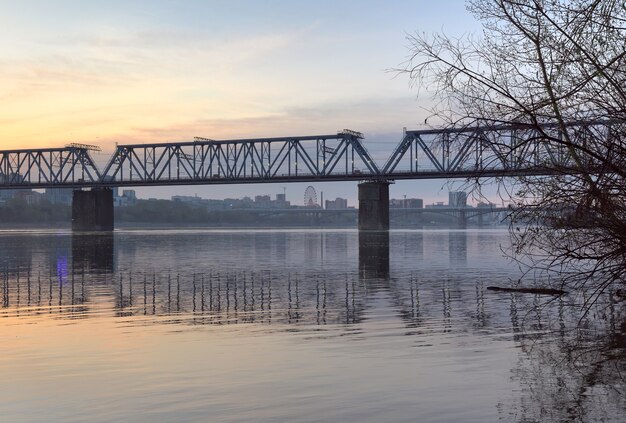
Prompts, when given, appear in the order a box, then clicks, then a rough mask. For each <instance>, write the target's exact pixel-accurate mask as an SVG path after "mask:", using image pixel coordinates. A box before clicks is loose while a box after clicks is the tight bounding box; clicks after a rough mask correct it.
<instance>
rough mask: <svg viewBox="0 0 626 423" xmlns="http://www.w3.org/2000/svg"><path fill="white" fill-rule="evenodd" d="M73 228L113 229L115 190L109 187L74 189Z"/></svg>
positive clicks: (83, 229)
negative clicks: (88, 189)
mask: <svg viewBox="0 0 626 423" xmlns="http://www.w3.org/2000/svg"><path fill="white" fill-rule="evenodd" d="M72 230H73V231H112V230H113V191H112V190H111V189H109V188H104V189H93V190H91V191H74V194H73V196H72Z"/></svg>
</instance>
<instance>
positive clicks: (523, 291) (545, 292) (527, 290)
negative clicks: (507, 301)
mask: <svg viewBox="0 0 626 423" xmlns="http://www.w3.org/2000/svg"><path fill="white" fill-rule="evenodd" d="M487 290H489V291H501V292H519V293H521V294H539V295H563V294H567V291H563V290H561V289H552V288H504V287H500V286H488V287H487Z"/></svg>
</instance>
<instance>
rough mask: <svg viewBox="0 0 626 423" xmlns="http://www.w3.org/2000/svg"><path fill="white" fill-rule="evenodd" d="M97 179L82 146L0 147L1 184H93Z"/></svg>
mask: <svg viewBox="0 0 626 423" xmlns="http://www.w3.org/2000/svg"><path fill="white" fill-rule="evenodd" d="M100 180H101V176H100V173H99V171H98V169H97V167H96V165H95V163H94V161H93V159H92V158H91V156H90V154H89V149H88V148H86V147H83V146H75V145H72V146H67V147H63V148H44V149H37V150H12V151H0V188H20V187H24V188H51V187H57V186H65V187H81V186H94V185H97V184H98V183H99V182H100Z"/></svg>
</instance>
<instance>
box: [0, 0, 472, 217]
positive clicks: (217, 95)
mask: <svg viewBox="0 0 626 423" xmlns="http://www.w3.org/2000/svg"><path fill="white" fill-rule="evenodd" d="M479 30H480V28H479V27H478V24H477V23H476V22H475V20H474V19H473V17H472V16H471V15H470V14H469V13H468V12H467V11H466V9H465V2H464V1H461V0H446V1H439V2H432V1H427V0H412V1H404V0H398V1H390V0H387V1H362V0H361V1H348V0H334V1H319V0H318V1H269V0H267V1H262V0H257V1H237V0H229V1H209V0H207V1H174V0H169V1H168V0H162V1H156V0H152V1H132V0H124V1H116V0H107V1H88V2H87V1H78V0H75V1H70V0H55V1H34V0H20V1H14V0H10V1H7V0H0V35H1V36H0V150H1V149H10V148H37V147H52V146H62V145H65V144H67V143H70V142H80V143H86V144H95V145H98V146H100V147H101V148H102V150H103V151H102V152H101V153H99V154H98V156H97V160H99V161H100V162H106V161H107V160H108V158H109V157H110V155H111V153H112V151H113V148H114V145H115V143H116V142H117V143H120V144H125V143H149V142H165V141H181V140H190V139H192V138H193V137H194V136H202V137H207V138H212V139H229V138H246V137H248V138H256V137H266V136H290V135H314V134H326V133H333V132H336V131H337V129H342V128H350V129H353V130H357V131H360V132H363V133H364V134H365V141H364V142H365V144H366V147H367V148H368V150H369V151H370V153H371V154H372V155H373V156H374V158H375V159H378V160H379V161H380V162H382V161H384V158H385V157H387V156H388V155H389V154H390V152H391V151H393V148H394V147H395V146H396V144H397V143H398V142H399V141H400V139H401V134H402V128H403V127H407V128H408V129H419V128H420V127H422V126H423V122H424V118H425V116H426V115H427V113H426V112H425V111H424V108H425V107H428V103H429V99H428V97H427V96H426V95H422V94H424V93H422V94H420V96H418V92H417V91H416V90H415V89H412V88H411V87H410V86H409V80H408V78H407V77H406V76H405V75H399V74H397V73H396V72H392V71H390V69H393V68H397V67H399V66H401V65H402V63H404V62H405V61H406V59H407V58H408V55H409V49H408V42H407V41H406V36H407V34H409V33H413V32H426V33H432V32H441V31H444V32H446V33H447V34H449V35H462V34H467V33H473V32H478V31H479ZM306 185H307V184H287V187H286V188H287V197H288V199H289V200H291V201H292V202H293V203H299V202H301V200H302V197H303V194H304V189H305V188H306ZM315 188H316V189H317V190H318V192H320V191H324V193H325V194H324V195H325V198H326V199H331V198H334V197H337V196H341V197H344V198H348V199H349V201H350V203H351V204H352V205H354V203H355V201H356V196H357V190H356V184H355V183H353V182H351V183H323V184H317V185H315ZM453 189H454V188H453ZM137 191H138V194H139V196H140V197H157V198H169V196H171V195H174V194H178V195H195V194H197V195H199V196H202V197H205V198H225V197H233V196H234V197H241V196H243V195H250V196H254V195H257V194H272V195H274V194H276V193H280V192H283V185H280V184H266V185H261V184H257V185H237V186H195V187H175V188H163V187H160V188H141V189H138V190H137ZM447 191H448V185H447V184H446V181H405V182H398V183H396V184H394V185H393V186H392V187H391V196H392V197H397V198H401V197H403V196H404V195H406V196H407V197H408V198H411V197H420V198H424V199H425V200H426V201H427V202H429V201H447V197H448V194H447Z"/></svg>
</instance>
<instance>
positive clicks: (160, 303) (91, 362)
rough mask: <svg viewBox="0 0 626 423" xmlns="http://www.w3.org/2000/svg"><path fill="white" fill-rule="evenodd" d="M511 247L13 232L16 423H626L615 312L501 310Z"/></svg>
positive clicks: (443, 234)
mask: <svg viewBox="0 0 626 423" xmlns="http://www.w3.org/2000/svg"><path fill="white" fill-rule="evenodd" d="M508 244H509V238H508V233H507V232H506V231H504V230H480V231H479V230H430V231H422V230H402V231H391V233H390V236H389V239H388V240H387V239H386V237H384V236H383V237H382V238H381V237H374V238H373V239H371V238H368V239H364V238H363V237H362V238H361V244H359V234H358V232H357V231H354V230H332V231H324V230H322V231H320V230H195V229H194V230H149V231H133V230H120V231H115V233H114V234H113V235H72V234H71V233H70V232H63V231H60V232H55V231H49V232H46V231H32V232H31V231H2V232H0V260H1V262H0V265H1V266H2V267H1V269H0V282H2V283H1V285H2V303H1V304H2V307H1V308H0V343H1V345H2V354H0V375H2V378H0V392H1V393H2V395H0V416H1V418H0V421H7V422H35V421H66V422H81V421H87V420H90V421H102V422H108V421H138V422H144V421H145V422H168V421H189V422H196V421H198V422H200V421H211V422H234V421H236V422H242V421H243V422H246V421H250V422H257V421H260V422H320V421H328V422H338V421H354V422H357V421H358V422H381V421H385V422H415V421H419V422H451V421H460V422H491V421H498V420H501V421H554V422H557V421H559V422H560V421H622V420H621V417H623V416H624V410H625V401H624V399H623V396H622V395H621V392H622V391H623V382H621V380H620V379H619V378H617V377H615V375H616V374H618V373H619V372H620V371H624V370H626V369H625V366H624V362H623V359H619V358H618V359H616V358H615V357H613V359H612V360H611V359H610V358H608V359H607V358H606V355H602V354H603V353H602V347H603V346H604V344H603V343H600V342H597V343H594V342H595V341H594V340H597V339H600V338H601V336H604V337H607V336H608V338H607V339H612V340H615V339H619V337H620V336H622V337H623V328H620V320H619V319H618V318H617V317H616V316H615V315H613V309H612V308H611V307H610V306H608V307H599V308H598V309H597V310H596V309H594V311H593V312H592V313H590V314H589V315H587V316H586V317H585V318H584V319H583V320H582V321H580V320H579V319H580V318H581V314H580V312H579V308H577V307H575V306H574V303H575V302H577V301H578V298H576V297H575V296H564V297H561V298H558V299H553V298H552V297H541V296H535V295H528V294H511V293H495V292H492V291H488V290H486V287H487V286H490V285H499V286H508V285H509V283H510V281H511V280H516V279H518V278H519V277H520V276H521V272H520V270H519V269H518V267H517V266H516V264H514V263H512V262H511V261H510V260H509V259H507V258H505V257H503V255H502V248H506V247H507V246H508ZM387 246H388V247H389V252H388V254H387V250H386V247H387ZM580 322H582V324H579V323H580ZM576 326H577V327H578V328H579V330H578V331H572V330H571V329H572V328H574V327H576ZM581 342H582V343H584V345H585V347H586V349H585V351H586V352H589V351H592V350H593V351H594V357H596V358H597V357H600V358H602V360H597V361H593V360H591V359H587V358H586V357H587V356H584V357H583V354H582V353H581V354H578V353H576V354H575V353H572V352H573V351H579V350H576V349H574V345H580V343H581ZM602 342H603V341H602ZM592 347H598V348H596V349H592ZM597 351H600V352H597ZM595 352H597V353H595ZM574 355H575V356H576V357H577V358H576V360H578V361H576V360H574V359H572V356H574ZM581 357H582V358H581ZM570 359H571V360H570ZM570 361H571V363H570ZM598 363H600V364H598ZM570 364H571V366H570ZM594 366H595V367H594ZM606 367H608V370H607V368H606ZM573 369H578V370H576V371H574V370H573ZM590 369H591V370H590Z"/></svg>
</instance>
